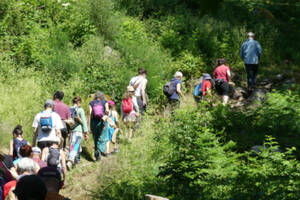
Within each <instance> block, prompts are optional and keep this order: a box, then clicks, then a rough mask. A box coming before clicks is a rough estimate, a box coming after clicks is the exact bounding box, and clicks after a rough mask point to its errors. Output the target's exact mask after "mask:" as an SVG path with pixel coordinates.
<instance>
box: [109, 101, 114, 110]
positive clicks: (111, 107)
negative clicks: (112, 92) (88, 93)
mask: <svg viewBox="0 0 300 200" xmlns="http://www.w3.org/2000/svg"><path fill="white" fill-rule="evenodd" d="M108 105H109V108H110V109H112V110H114V109H115V107H116V104H115V102H114V101H112V100H110V101H108Z"/></svg>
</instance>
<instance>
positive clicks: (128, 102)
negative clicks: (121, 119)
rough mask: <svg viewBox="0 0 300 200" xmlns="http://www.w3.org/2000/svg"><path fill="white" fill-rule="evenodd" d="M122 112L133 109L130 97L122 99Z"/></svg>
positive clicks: (129, 111)
mask: <svg viewBox="0 0 300 200" xmlns="http://www.w3.org/2000/svg"><path fill="white" fill-rule="evenodd" d="M122 110H123V113H126V114H129V113H131V111H132V110H133V104H132V98H128V99H123V100H122Z"/></svg>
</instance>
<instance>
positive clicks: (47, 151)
mask: <svg viewBox="0 0 300 200" xmlns="http://www.w3.org/2000/svg"><path fill="white" fill-rule="evenodd" d="M59 144H60V139H59V137H56V140H55V141H53V142H52V143H51V145H50V147H46V148H44V149H43V151H42V160H43V161H45V162H47V166H48V167H54V168H56V169H57V170H58V171H59V172H60V173H61V174H62V175H63V179H64V181H63V183H64V185H66V177H67V167H66V156H65V153H64V151H63V150H62V149H60V148H59Z"/></svg>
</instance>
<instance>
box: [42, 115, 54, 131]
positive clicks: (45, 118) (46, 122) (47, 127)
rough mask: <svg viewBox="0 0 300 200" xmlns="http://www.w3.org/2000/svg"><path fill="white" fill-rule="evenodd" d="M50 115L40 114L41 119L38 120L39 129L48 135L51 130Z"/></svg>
mask: <svg viewBox="0 0 300 200" xmlns="http://www.w3.org/2000/svg"><path fill="white" fill-rule="evenodd" d="M51 114H52V113H50V114H47V113H45V112H42V116H41V119H40V127H41V130H42V131H43V132H44V133H49V132H50V131H51V130H52V128H53V123H52V116H51Z"/></svg>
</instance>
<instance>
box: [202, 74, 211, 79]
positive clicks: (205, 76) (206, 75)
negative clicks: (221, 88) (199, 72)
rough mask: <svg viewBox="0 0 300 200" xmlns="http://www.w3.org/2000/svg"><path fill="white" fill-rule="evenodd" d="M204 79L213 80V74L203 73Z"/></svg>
mask: <svg viewBox="0 0 300 200" xmlns="http://www.w3.org/2000/svg"><path fill="white" fill-rule="evenodd" d="M203 80H211V76H210V75H209V74H203Z"/></svg>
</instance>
